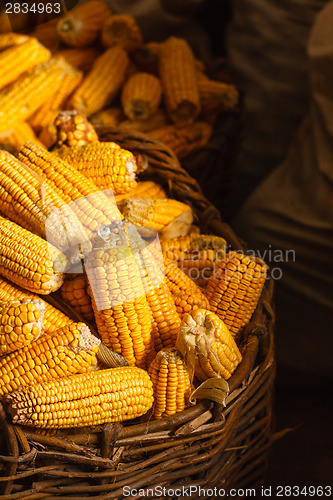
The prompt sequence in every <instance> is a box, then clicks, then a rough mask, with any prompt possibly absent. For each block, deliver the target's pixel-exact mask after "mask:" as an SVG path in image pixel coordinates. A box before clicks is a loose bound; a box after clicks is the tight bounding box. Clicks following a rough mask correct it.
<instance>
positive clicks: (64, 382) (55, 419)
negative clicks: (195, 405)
mask: <svg viewBox="0 0 333 500" xmlns="http://www.w3.org/2000/svg"><path fill="white" fill-rule="evenodd" d="M50 401H52V403H51V404H50ZM53 401H54V403H53ZM152 404H153V389H152V383H151V380H150V378H149V375H148V374H147V372H145V371H144V370H141V369H140V368H136V367H126V366H123V367H119V368H110V369H108V370H98V371H95V372H92V373H87V374H84V375H73V376H71V377H66V378H62V379H59V380H54V381H52V382H43V383H40V384H34V385H31V386H29V387H26V388H25V389H23V390H20V391H16V392H13V393H11V394H10V395H8V396H7V397H6V407H7V410H8V411H9V413H10V414H11V415H12V418H13V422H14V423H18V424H24V425H32V426H36V427H51V428H52V427H53V428H57V429H61V428H66V427H82V426H87V425H89V426H90V425H100V424H104V423H106V422H121V421H124V420H130V419H134V418H137V417H140V416H141V415H144V414H145V413H147V411H148V410H149V409H150V408H151V406H152Z"/></svg>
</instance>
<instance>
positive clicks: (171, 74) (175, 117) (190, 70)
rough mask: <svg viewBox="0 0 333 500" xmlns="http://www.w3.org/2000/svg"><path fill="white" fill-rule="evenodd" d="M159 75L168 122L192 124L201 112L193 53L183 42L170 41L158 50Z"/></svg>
mask: <svg viewBox="0 0 333 500" xmlns="http://www.w3.org/2000/svg"><path fill="white" fill-rule="evenodd" d="M159 75H160V78H161V80H162V87H163V92H164V102H165V105H166V108H167V112H168V114H169V117H170V119H171V120H172V121H173V122H174V123H177V124H180V123H184V124H186V123H192V122H193V121H194V120H195V118H196V117H197V116H198V114H199V111H200V100H199V92H198V85H197V79H196V69H195V61H194V56H193V53H192V50H191V48H190V46H189V45H188V43H187V42H186V41H185V40H182V39H180V38H176V37H170V38H168V40H166V41H165V42H164V43H163V44H162V46H161V49H160V57H159Z"/></svg>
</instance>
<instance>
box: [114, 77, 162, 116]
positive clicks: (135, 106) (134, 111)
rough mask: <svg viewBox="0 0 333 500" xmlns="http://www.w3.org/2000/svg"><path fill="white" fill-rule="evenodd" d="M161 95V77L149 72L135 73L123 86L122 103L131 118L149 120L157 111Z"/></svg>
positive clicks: (126, 113)
mask: <svg viewBox="0 0 333 500" xmlns="http://www.w3.org/2000/svg"><path fill="white" fill-rule="evenodd" d="M161 97H162V86H161V82H160V79H159V78H157V77H156V76H154V75H151V74H149V73H135V74H134V75H132V76H131V77H130V78H129V79H128V80H127V82H126V83H125V85H124V87H123V90H122V94H121V103H122V106H123V110H124V113H125V115H126V116H127V117H128V118H129V119H130V120H147V118H149V117H150V116H151V115H152V114H154V113H155V112H156V111H157V108H158V107H159V105H160V102H161Z"/></svg>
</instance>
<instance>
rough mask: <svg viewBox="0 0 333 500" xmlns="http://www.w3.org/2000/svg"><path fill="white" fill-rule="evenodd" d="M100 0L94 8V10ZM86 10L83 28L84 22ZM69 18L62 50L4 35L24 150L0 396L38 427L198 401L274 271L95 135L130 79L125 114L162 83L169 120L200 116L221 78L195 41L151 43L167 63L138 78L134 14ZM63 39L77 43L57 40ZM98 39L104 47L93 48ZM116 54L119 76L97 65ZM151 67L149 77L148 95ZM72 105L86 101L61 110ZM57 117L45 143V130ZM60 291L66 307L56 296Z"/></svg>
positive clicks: (226, 361) (9, 197) (0, 236)
mask: <svg viewBox="0 0 333 500" xmlns="http://www.w3.org/2000/svg"><path fill="white" fill-rule="evenodd" d="M93 3H94V4H98V5H100V8H101V14H100V16H98V15H96V16H91V11H90V10H89V9H90V8H91V6H89V4H93ZM103 9H104V10H103ZM95 12H96V13H98V9H97V10H96V11H95ZM78 15H80V16H82V23H78V26H80V29H83V28H84V30H83V31H82V32H79V33H76V32H75V29H74V28H75V26H77V24H76V23H75V22H74V21H75V17H74V21H73V19H72V18H71V16H78ZM68 16H69V19H67V18H63V19H60V20H58V21H57V22H56V23H55V22H51V23H50V25H49V26H48V29H51V30H56V31H54V33H55V35H54V37H53V38H52V40H53V41H54V42H55V47H56V50H55V51H54V52H56V54H53V55H51V52H50V51H49V49H47V48H45V47H44V46H43V45H42V44H41V43H40V42H38V41H37V39H36V38H31V37H30V38H29V37H27V36H26V35H15V34H8V35H1V36H0V48H1V47H2V51H1V52H0V59H1V58H2V62H3V64H4V61H6V65H7V66H6V67H7V68H8V70H7V71H6V80H5V83H4V84H3V88H2V89H0V103H1V106H0V130H1V132H2V133H3V134H4V136H6V140H7V144H10V147H8V149H11V150H12V152H13V153H14V154H12V153H11V152H9V151H8V150H5V149H3V150H0V402H1V403H3V404H4V407H5V409H6V411H7V412H8V414H9V415H10V418H11V419H12V421H13V422H14V423H18V424H24V425H33V426H35V427H46V428H66V427H81V426H90V425H99V424H103V423H106V422H115V421H124V420H134V419H137V418H139V417H142V416H143V415H145V414H147V415H148V416H149V418H155V419H159V418H163V417H165V416H169V415H173V414H175V413H176V412H179V411H182V410H184V409H185V408H186V407H188V406H189V405H190V404H193V398H191V394H192V393H193V391H194V390H195V389H196V388H197V387H198V386H199V385H200V384H201V383H202V382H204V381H205V380H207V379H211V378H213V379H224V380H228V379H229V378H230V377H231V376H232V374H233V373H234V371H235V370H236V368H237V366H238V365H239V363H240V362H241V360H242V354H241V352H242V349H243V347H244V345H245V344H246V340H247V339H246V336H245V333H244V332H245V331H246V330H245V326H246V325H247V324H248V323H249V321H250V319H251V316H252V314H253V312H254V310H255V308H256V305H257V302H258V300H259V297H260V294H261V291H262V289H263V286H264V283H265V279H266V272H267V269H266V265H265V263H264V262H262V261H261V260H260V259H258V258H255V257H250V256H247V255H245V254H243V253H242V252H239V251H238V252H236V251H228V250H227V245H228V243H227V242H226V241H225V240H224V239H223V238H219V237H217V236H210V235H202V234H200V232H199V230H198V229H197V228H196V227H195V226H194V225H193V223H194V222H195V215H194V214H193V213H192V210H191V207H189V206H188V205H186V204H185V203H182V202H180V201H178V200H174V199H171V198H169V197H168V196H167V194H166V191H165V189H164V186H160V185H158V184H156V183H155V182H153V181H149V180H148V181H142V180H141V178H140V174H139V173H138V166H137V161H136V158H135V156H134V155H133V154H132V152H130V151H126V150H124V149H122V148H121V147H120V146H119V145H118V144H115V143H111V142H109V143H106V142H100V141H99V139H98V135H97V133H96V131H95V129H94V127H93V123H92V121H91V120H89V118H93V113H96V112H97V113H98V112H100V111H101V110H102V109H103V108H104V107H105V106H108V105H110V104H112V102H113V99H114V98H116V96H117V95H118V96H119V95H120V94H119V92H120V91H121V102H122V105H123V109H122V110H121V112H124V113H127V114H128V117H129V119H132V120H133V119H134V118H135V120H136V119H137V118H138V116H140V118H142V122H141V123H144V121H145V120H146V119H148V120H151V121H152V122H154V116H155V113H160V112H161V111H162V108H161V107H160V108H159V106H160V102H161V101H160V99H161V95H162V93H163V95H164V111H163V113H165V116H168V118H167V119H168V120H171V121H172V122H173V123H174V125H172V127H175V126H177V127H178V126H182V127H183V126H192V127H195V126H196V125H197V124H198V123H200V122H199V121H196V120H197V119H198V117H199V116H201V115H200V109H201V112H202V111H203V110H204V106H205V105H204V103H205V100H204V98H203V97H202V96H203V94H200V92H199V94H200V98H199V97H198V96H199V94H198V88H200V85H198V83H199V82H205V83H206V84H207V86H209V85H210V84H211V82H209V81H208V79H207V77H205V76H204V69H203V68H202V66H200V65H199V64H198V63H197V62H196V61H195V59H194V58H193V55H192V54H191V53H190V51H189V48H188V47H187V46H186V44H185V42H184V41H182V40H178V39H173V38H172V39H169V40H168V41H166V42H165V44H161V45H159V46H158V47H155V46H154V50H155V49H156V51H158V58H157V59H158V61H159V62H158V64H157V60H156V58H155V59H154V58H153V61H155V63H156V64H155V66H152V67H154V68H155V70H156V71H157V67H158V68H159V70H158V71H159V73H158V75H159V76H157V73H155V74H154V75H153V74H152V73H146V74H145V75H144V76H142V75H143V73H142V72H140V71H139V63H140V61H141V63H143V59H140V58H139V56H138V54H139V52H138V50H139V49H141V48H142V47H143V42H142V37H141V35H140V32H139V30H138V28H137V26H136V25H135V23H134V21H133V19H128V18H124V16H115V15H111V14H110V13H108V11H107V10H106V7H105V5H104V4H103V5H101V3H100V2H99V1H98V0H94V1H91V2H89V3H88V4H85V6H82V7H80V8H77V9H74V10H73V11H71V13H70V14H68ZM64 23H65V24H64ZM66 23H67V24H66ZM117 23H120V24H117ZM64 26H67V28H66V29H64V28H63V27H64ZM115 26H117V29H115ZM70 27H72V28H73V30H74V32H72V31H73V30H72V29H70ZM82 27H83V28H82ZM113 27H114V30H115V33H122V36H121V40H118V43H117V44H114V40H113V36H112V34H113ZM62 28H63V29H62ZM88 28H89V29H88ZM43 29H45V30H46V27H45V26H44V28H43ZM85 30H86V31H85ZM79 31H80V30H79ZM42 34H43V30H42V27H40V28H39V29H37V30H36V36H37V35H39V37H40V39H42ZM60 37H62V42H63V43H65V42H66V43H67V44H68V45H69V46H71V47H75V48H74V49H69V48H68V49H64V50H61V51H60V50H58V49H59V45H60V42H59V44H57V43H56V42H57V41H59V40H60ZM58 39H59V40H58ZM97 39H99V40H100V41H101V43H102V44H104V47H105V50H104V52H103V53H102V54H101V55H100V56H98V57H97V59H96V50H97V48H96V46H92V44H93V43H96V40H97ZM120 41H121V43H120ZM87 46H89V47H90V49H89V50H88V49H87ZM145 48H146V49H147V47H145ZM148 48H149V47H148ZM90 50H91V51H95V55H94V56H93V57H92V60H93V59H96V61H95V63H94V64H93V65H92V67H91V68H90V67H89V65H88V64H87V57H88V55H89V51H90ZM98 50H100V49H98ZM173 50H175V52H173ZM73 51H74V52H73ZM60 53H61V54H60ZM143 53H145V52H143ZM69 54H71V55H72V57H74V56H75V58H74V59H75V61H81V62H80V64H79V63H78V62H77V64H76V66H77V67H78V69H76V68H74V67H73V66H71V64H70V63H69V62H68V61H69ZM83 54H85V56H83ZM156 54H157V52H156ZM156 54H155V55H156ZM60 55H61V56H60ZM66 55H67V60H66ZM141 55H142V52H141ZM130 56H131V57H133V59H132V60H131V59H130ZM178 56H179V58H178ZM14 57H15V58H16V64H13V61H14ZM80 57H81V59H80ZM17 58H21V59H20V60H21V61H22V64H20V65H18V64H17V60H18V59H17ZM74 59H73V60H74ZM73 60H72V61H71V62H73ZM101 61H102V62H101ZM133 61H136V63H137V66H136V68H135V67H134V66H133V64H134V63H133ZM109 62H110V64H111V65H112V67H114V68H116V69H115V72H116V74H117V75H118V77H119V81H118V82H117V86H116V88H115V87H112V85H113V84H115V82H116V78H115V75H114V73H112V74H113V76H110V78H111V80H110V81H109V80H108V78H109V73H110V71H109V70H110V68H108V69H107V71H106V70H105V74H104V73H103V72H101V68H104V66H105V67H106V65H107V64H109ZM146 62H147V61H146ZM150 62H152V61H150ZM173 64H176V66H174V69H171V67H170V65H173ZM177 64H180V66H179V68H180V67H181V68H187V69H186V72H185V74H186V75H187V76H188V80H187V83H186V85H185V87H184V88H183V89H182V91H180V92H177V88H178V89H179V87H178V85H179V83H176V82H175V81H170V80H169V79H168V78H167V75H168V74H174V75H177V73H178V69H177V68H178V66H177ZM121 68H123V70H121ZM110 74H111V73H110ZM121 75H122V76H121ZM120 76H121V78H120ZM146 79H147V80H146ZM106 80H107V81H106ZM171 80H172V79H171ZM146 81H148V82H150V83H148V85H149V89H150V91H149V92H147V91H146V90H145V91H143V93H141V94H140V89H142V88H145V87H144V85H145V84H146ZM182 81H183V80H182ZM195 82H197V83H195ZM0 84H1V83H0ZM155 84H156V86H155V87H154V85H155ZM208 84H209V85H208ZM142 85H143V86H142ZM95 87H96V90H94V91H93V89H94V88H95ZM153 89H159V91H158V92H156V94H155V97H156V96H157V94H159V96H160V97H159V99H155V101H154V102H155V104H154V105H153V103H152V102H150V103H149V105H148V106H146V107H145V106H143V107H142V106H141V104H140V105H138V104H137V101H135V99H136V98H135V96H137V95H139V96H140V98H139V101H138V102H141V100H140V99H141V98H142V96H143V97H145V98H146V100H147V101H148V100H149V99H148V97H149V98H150V97H153V94H154V92H152V91H151V90H153ZM194 89H196V92H194ZM229 90H230V89H229ZM230 91H231V90H230ZM233 91H234V90H233ZM131 99H132V101H131ZM133 99H134V100H133ZM131 103H132V104H131ZM156 103H157V104H156ZM65 104H68V105H69V106H71V107H72V108H76V109H70V110H68V111H61V112H59V111H60V110H61V109H62V108H63V106H64V105H65ZM96 106H97V108H96ZM225 106H226V107H227V104H225ZM143 109H144V112H142V110H143ZM147 109H148V110H150V111H149V112H148V116H150V118H147V115H146V113H147ZM118 111H119V110H118ZM84 112H85V113H86V114H87V115H89V116H88V117H87V116H86V114H85V113H84ZM133 113H134V114H133ZM149 113H151V114H149ZM144 119H145V120H144ZM133 123H134V121H133ZM147 123H148V122H147ZM49 124H51V125H52V128H53V130H54V139H53V143H52V146H53V147H52V150H51V151H49V150H48V149H47V147H46V143H43V142H42V136H43V134H44V133H45V130H46V128H48V127H49ZM184 124H185V125H184ZM6 127H7V128H6ZM177 130H179V129H178V128H177ZM18 131H20V132H21V131H24V133H23V132H22V135H19V134H18ZM8 132H9V133H8ZM26 132H27V133H26ZM37 134H39V136H38V137H37ZM13 138H15V141H16V142H15V144H14V142H13ZM3 146H4V144H3ZM49 298H52V299H53V300H49ZM63 303H65V304H66V306H67V309H63V308H62V310H67V311H68V314H69V315H67V314H65V313H64V312H62V311H61V310H60V309H58V308H57V307H55V306H54V305H51V304H59V305H60V304H63ZM74 313H75V314H74ZM70 316H72V317H73V318H74V317H75V318H80V321H79V322H77V321H74V320H73V319H72V317H70ZM110 359H112V363H113V364H110V362H109V360H110ZM115 360H116V361H117V362H115ZM120 364H121V365H122V366H119V365H120ZM115 365H118V366H115ZM110 366H112V367H110Z"/></svg>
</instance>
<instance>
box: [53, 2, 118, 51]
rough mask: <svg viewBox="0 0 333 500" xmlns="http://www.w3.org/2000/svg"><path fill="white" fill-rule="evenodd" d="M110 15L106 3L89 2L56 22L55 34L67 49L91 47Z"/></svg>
mask: <svg viewBox="0 0 333 500" xmlns="http://www.w3.org/2000/svg"><path fill="white" fill-rule="evenodd" d="M110 15H111V11H110V9H109V8H108V6H107V5H106V3H104V2H102V1H100V0H90V1H89V2H86V3H84V4H80V5H78V6H77V7H75V8H74V9H72V10H71V11H70V12H67V14H65V15H64V16H62V17H61V19H59V20H58V22H57V32H58V35H59V37H60V38H61V40H62V41H63V42H64V43H65V44H66V45H68V46H69V47H86V46H88V45H91V44H92V43H93V42H95V40H97V37H98V35H99V32H100V30H101V29H102V26H103V24H104V23H105V20H106V19H107V18H108V17H109V16H110Z"/></svg>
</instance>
